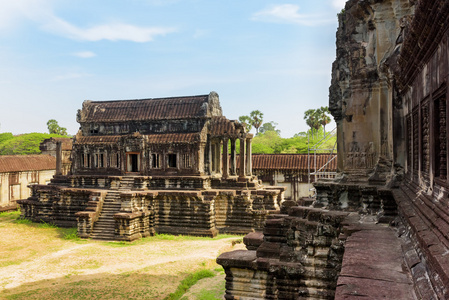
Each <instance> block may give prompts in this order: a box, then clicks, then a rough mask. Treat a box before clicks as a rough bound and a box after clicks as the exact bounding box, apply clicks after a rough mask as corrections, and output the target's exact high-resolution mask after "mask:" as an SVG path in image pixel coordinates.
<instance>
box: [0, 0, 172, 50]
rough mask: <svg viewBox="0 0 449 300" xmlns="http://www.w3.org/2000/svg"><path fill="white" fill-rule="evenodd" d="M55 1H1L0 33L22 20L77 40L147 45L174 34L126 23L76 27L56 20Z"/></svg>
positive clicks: (61, 20) (169, 30) (165, 30)
mask: <svg viewBox="0 0 449 300" xmlns="http://www.w3.org/2000/svg"><path fill="white" fill-rule="evenodd" d="M53 1H54V0H0V30H1V29H7V28H9V27H12V26H14V25H16V24H17V23H18V22H19V21H22V20H31V21H33V22H36V23H38V24H40V28H42V29H44V30H46V31H48V32H51V33H54V34H58V35H61V36H63V37H66V38H70V39H74V40H80V41H101V40H109V41H132V42H139V43H144V42H150V41H153V40H154V38H155V37H157V36H161V35H162V36H163V35H166V34H168V33H171V32H174V31H176V30H175V29H174V28H169V27H143V26H136V25H132V24H127V23H109V24H99V25H96V26H91V27H86V28H82V27H77V26H75V25H73V24H71V23H70V22H68V21H65V20H63V19H61V18H59V17H57V16H56V15H55V14H54V13H53V11H52V7H51V2H53Z"/></svg>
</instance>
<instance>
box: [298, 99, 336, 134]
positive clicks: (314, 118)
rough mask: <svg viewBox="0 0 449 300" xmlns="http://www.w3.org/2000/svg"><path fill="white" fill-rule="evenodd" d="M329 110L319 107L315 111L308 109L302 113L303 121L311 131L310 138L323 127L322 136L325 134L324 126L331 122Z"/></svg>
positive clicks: (325, 107)
mask: <svg viewBox="0 0 449 300" xmlns="http://www.w3.org/2000/svg"><path fill="white" fill-rule="evenodd" d="M328 114H329V108H328V107H327V106H321V107H320V108H317V109H308V110H306V111H305V112H304V120H306V124H307V125H308V126H309V127H310V129H311V131H312V136H313V135H314V134H315V133H316V132H317V131H318V129H320V128H321V126H323V129H324V130H323V131H324V134H326V125H327V124H329V123H330V122H331V118H330V117H329V115H328Z"/></svg>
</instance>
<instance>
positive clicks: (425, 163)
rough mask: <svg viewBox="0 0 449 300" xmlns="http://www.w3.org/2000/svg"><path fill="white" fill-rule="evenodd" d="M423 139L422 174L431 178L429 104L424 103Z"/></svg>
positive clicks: (422, 109) (422, 118)
mask: <svg viewBox="0 0 449 300" xmlns="http://www.w3.org/2000/svg"><path fill="white" fill-rule="evenodd" d="M421 122H422V123H421V128H422V131H421V138H422V144H421V149H422V168H421V172H422V174H423V175H424V177H426V178H428V177H429V170H430V147H429V141H430V128H429V102H424V103H423V104H422V105H421Z"/></svg>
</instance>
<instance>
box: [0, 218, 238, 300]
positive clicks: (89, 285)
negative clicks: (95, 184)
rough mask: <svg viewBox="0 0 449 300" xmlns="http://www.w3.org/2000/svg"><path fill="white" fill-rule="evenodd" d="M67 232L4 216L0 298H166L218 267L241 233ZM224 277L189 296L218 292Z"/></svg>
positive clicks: (207, 281) (0, 226)
mask: <svg viewBox="0 0 449 300" xmlns="http://www.w3.org/2000/svg"><path fill="white" fill-rule="evenodd" d="M64 232H65V231H64V230H63V229H59V228H41V227H39V226H38V225H36V224H17V223H15V222H14V220H13V218H5V217H2V215H0V236H1V240H0V299H24V298H26V299H164V298H165V297H166V296H168V295H169V294H170V293H172V292H174V291H175V290H176V287H177V286H178V285H179V283H180V281H181V280H182V279H183V278H185V277H186V276H187V275H188V274H189V273H192V272H194V271H196V270H200V269H204V268H207V269H216V268H217V265H216V264H215V259H216V257H217V256H218V255H219V254H220V253H222V252H225V251H229V250H233V249H234V248H235V249H237V248H241V247H242V245H241V244H237V245H236V246H232V241H233V240H237V239H241V237H226V238H218V239H217V238H216V239H209V238H193V237H165V236H156V237H150V238H146V239H143V240H141V241H137V242H135V243H131V244H129V243H116V242H99V241H92V240H81V241H77V240H65V239H64V238H63V236H64ZM223 280H224V275H219V276H216V277H213V278H210V279H204V280H201V281H199V282H198V284H197V286H194V287H192V288H191V291H190V292H189V293H188V294H187V295H186V297H187V298H188V299H196V298H195V294H197V293H198V292H199V291H201V290H204V289H206V290H207V289H208V288H209V289H214V290H217V288H216V286H217V285H218V286H222V285H223Z"/></svg>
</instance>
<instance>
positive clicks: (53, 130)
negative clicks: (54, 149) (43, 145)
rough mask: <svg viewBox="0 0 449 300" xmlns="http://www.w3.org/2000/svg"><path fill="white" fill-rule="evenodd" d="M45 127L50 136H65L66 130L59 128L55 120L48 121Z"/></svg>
mask: <svg viewBox="0 0 449 300" xmlns="http://www.w3.org/2000/svg"><path fill="white" fill-rule="evenodd" d="M47 127H48V132H49V133H50V134H59V135H67V128H64V127H60V126H59V124H58V121H56V120H55V119H51V120H48V122H47Z"/></svg>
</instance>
